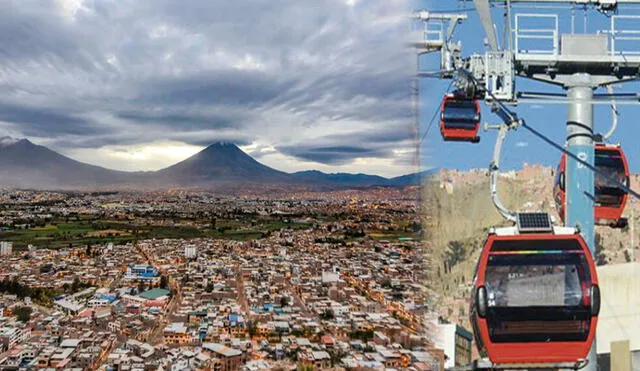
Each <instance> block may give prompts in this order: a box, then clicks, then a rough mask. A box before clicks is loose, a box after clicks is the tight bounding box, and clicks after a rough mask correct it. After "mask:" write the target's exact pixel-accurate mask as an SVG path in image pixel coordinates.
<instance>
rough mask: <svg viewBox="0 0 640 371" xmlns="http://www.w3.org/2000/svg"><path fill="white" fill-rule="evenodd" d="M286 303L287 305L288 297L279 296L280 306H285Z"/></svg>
mask: <svg viewBox="0 0 640 371" xmlns="http://www.w3.org/2000/svg"><path fill="white" fill-rule="evenodd" d="M287 305H289V298H288V297H286V296H283V297H281V298H280V306H281V307H283V308H284V307H286V306H287Z"/></svg>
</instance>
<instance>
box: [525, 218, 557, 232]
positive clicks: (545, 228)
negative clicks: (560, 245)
mask: <svg viewBox="0 0 640 371" xmlns="http://www.w3.org/2000/svg"><path fill="white" fill-rule="evenodd" d="M516 223H517V226H518V230H519V231H520V232H550V231H552V230H553V225H552V224H551V218H550V217H549V214H547V213H518V214H517V219H516Z"/></svg>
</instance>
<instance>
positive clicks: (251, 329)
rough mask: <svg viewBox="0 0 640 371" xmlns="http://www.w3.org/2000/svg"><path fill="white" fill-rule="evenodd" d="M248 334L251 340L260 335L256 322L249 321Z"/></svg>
mask: <svg viewBox="0 0 640 371" xmlns="http://www.w3.org/2000/svg"><path fill="white" fill-rule="evenodd" d="M247 333H248V334H249V337H250V338H253V337H254V336H256V334H257V333H258V324H257V323H256V322H255V321H252V320H249V321H247Z"/></svg>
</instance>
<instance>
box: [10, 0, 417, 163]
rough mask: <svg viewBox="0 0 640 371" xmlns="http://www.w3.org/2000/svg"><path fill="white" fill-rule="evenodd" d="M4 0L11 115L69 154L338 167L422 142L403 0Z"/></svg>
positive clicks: (23, 129)
mask: <svg viewBox="0 0 640 371" xmlns="http://www.w3.org/2000/svg"><path fill="white" fill-rule="evenodd" d="M6 3H7V0H0V6H3V7H4V8H5V9H4V10H6V8H8V9H9V11H0V121H4V122H6V123H9V126H10V127H11V128H12V129H13V130H15V131H18V132H20V133H21V134H22V135H25V136H30V137H38V138H50V139H52V140H50V142H49V143H51V144H52V145H53V146H54V147H56V148H58V149H73V148H76V147H79V148H100V147H102V146H105V145H125V144H126V145H129V144H142V143H148V142H152V141H154V140H165V139H166V140H178V141H184V142H186V143H189V144H195V145H207V144H210V143H211V142H214V141H217V140H226V141H234V142H236V143H238V144H246V145H248V144H254V145H256V146H257V148H268V147H274V148H277V150H278V151H282V153H285V154H288V155H293V156H295V157H298V158H301V159H305V160H312V161H318V162H322V163H327V164H336V163H348V162H350V161H351V160H353V159H355V158H358V157H387V156H392V151H393V150H394V149H400V148H404V147H406V146H407V145H410V144H409V142H410V141H408V139H410V137H411V130H410V129H408V128H410V126H411V124H412V122H411V119H410V116H411V110H410V107H409V104H408V98H409V81H410V75H411V73H412V68H413V65H412V64H411V61H412V60H413V59H412V55H411V54H410V51H407V50H405V49H404V47H403V43H402V40H403V38H404V37H405V35H404V31H405V29H406V25H405V24H404V22H403V21H400V22H396V21H394V17H396V18H397V17H401V16H402V14H403V13H404V11H405V10H407V8H406V7H405V5H406V4H405V2H404V1H403V0H391V1H388V2H365V1H357V2H355V5H349V4H347V2H346V1H344V0H317V1H313V2H301V1H297V0H278V1H267V0H244V1H224V0H219V1H212V0H183V1H179V2H176V1H172V0H140V1H134V2H121V1H107V0H55V1H51V2H44V3H43V2H41V1H38V0H24V1H21V2H10V3H9V5H7V4H6ZM77 5H79V6H77ZM33 107H37V108H33ZM45 107H46V108H45ZM6 125H7V124H5V126H6ZM372 128H373V129H372ZM389 128H392V129H389ZM404 128H407V129H404ZM345 132H348V138H349V140H344V137H345ZM63 136H65V137H64V138H63ZM261 153H264V152H261V151H260V150H256V151H255V154H256V156H259V155H260V154H261Z"/></svg>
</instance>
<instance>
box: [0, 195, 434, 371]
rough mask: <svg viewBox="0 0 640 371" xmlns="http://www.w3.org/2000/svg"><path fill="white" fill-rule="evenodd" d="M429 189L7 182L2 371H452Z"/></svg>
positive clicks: (0, 276)
mask: <svg viewBox="0 0 640 371" xmlns="http://www.w3.org/2000/svg"><path fill="white" fill-rule="evenodd" d="M417 193H418V191H417V189H416V188H406V189H393V188H371V189H362V190H355V191H334V192H325V193H305V192H301V193H297V194H288V195H286V196H279V197H271V198H255V197H249V196H248V195H244V196H234V197H221V196H214V195H212V194H208V193H206V192H196V191H185V190H180V191H175V192H172V191H166V192H157V193H137V192H130V193H116V192H112V193H109V192H103V193H65V192H41V191H9V190H7V191H3V192H2V193H0V201H1V202H0V203H1V204H2V208H3V209H2V210H1V211H0V223H1V224H2V226H3V231H2V232H0V236H1V237H0V238H1V239H2V240H3V244H2V245H1V246H0V247H1V249H0V254H1V255H2V256H1V260H0V291H1V292H2V293H3V296H2V299H0V308H1V309H2V311H3V312H2V317H1V318H0V346H1V347H2V351H3V353H2V354H1V355H0V369H3V370H19V369H32V368H41V369H47V368H48V369H92V370H151V369H154V370H155V369H164V370H169V369H170V370H195V369H201V370H258V369H283V370H287V369H349V370H364V369H372V370H378V369H380V370H382V369H405V370H432V369H440V367H441V363H442V362H443V360H444V358H443V357H444V355H443V352H442V350H439V349H436V348H437V347H436V346H434V344H433V343H432V341H431V336H430V331H433V330H434V327H433V326H434V325H435V326H437V321H431V320H429V319H428V318H430V317H429V315H428V313H427V308H426V306H425V300H426V298H425V295H426V293H427V291H426V287H425V285H424V281H423V279H424V273H425V269H424V264H423V263H424V262H423V259H422V253H423V251H422V244H421V242H420V237H421V233H422V230H421V224H420V220H419V218H418V214H417V211H416V207H417Z"/></svg>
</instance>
